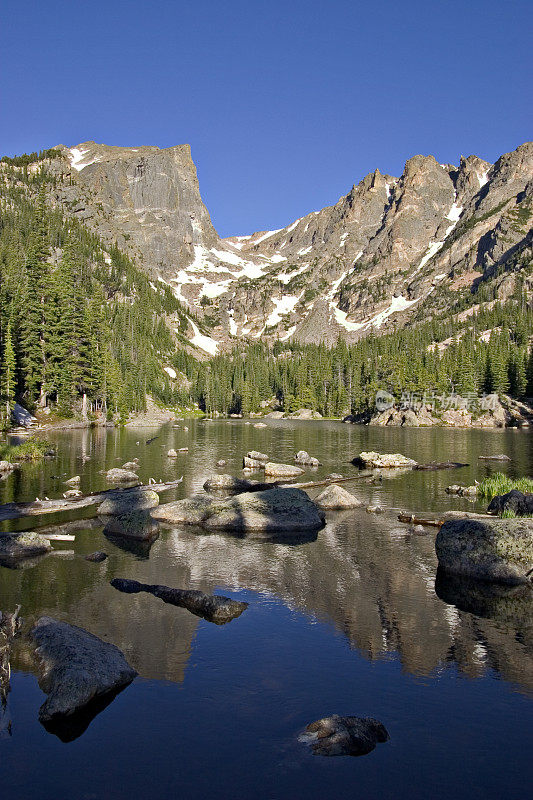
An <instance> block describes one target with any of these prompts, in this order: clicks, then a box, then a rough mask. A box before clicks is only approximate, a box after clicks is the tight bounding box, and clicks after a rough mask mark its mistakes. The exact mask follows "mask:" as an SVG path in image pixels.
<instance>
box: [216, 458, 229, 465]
mask: <svg viewBox="0 0 533 800" xmlns="http://www.w3.org/2000/svg"><path fill="white" fill-rule="evenodd" d="M226 464H227V462H226V461H224V459H223V458H220V459H219V460H218V461H217V463H216V465H215V466H217V467H225V466H226Z"/></svg>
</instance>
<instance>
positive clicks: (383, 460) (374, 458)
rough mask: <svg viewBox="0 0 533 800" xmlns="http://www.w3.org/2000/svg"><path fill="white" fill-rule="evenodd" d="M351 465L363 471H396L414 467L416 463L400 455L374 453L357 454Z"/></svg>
mask: <svg viewBox="0 0 533 800" xmlns="http://www.w3.org/2000/svg"><path fill="white" fill-rule="evenodd" d="M353 463H354V464H356V465H357V466H360V467H363V468H365V469H398V468H400V467H416V465H417V462H416V461H414V459H412V458H407V456H404V455H402V453H376V452H374V451H369V452H363V453H359V455H358V456H356V457H355V458H354V459H353Z"/></svg>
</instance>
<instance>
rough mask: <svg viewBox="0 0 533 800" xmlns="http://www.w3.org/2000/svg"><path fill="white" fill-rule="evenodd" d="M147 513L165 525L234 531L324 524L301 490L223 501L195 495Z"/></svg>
mask: <svg viewBox="0 0 533 800" xmlns="http://www.w3.org/2000/svg"><path fill="white" fill-rule="evenodd" d="M151 513H152V516H153V517H154V519H157V520H160V521H161V522H166V523H169V524H178V525H179V524H185V525H200V526H201V527H203V528H207V529H208V530H226V531H238V532H242V531H262V532H280V531H309V530H318V529H319V528H321V527H322V525H323V522H324V515H323V513H322V512H320V511H319V509H318V508H317V507H316V505H315V504H314V503H313V502H312V501H311V500H310V499H309V497H308V496H307V494H306V493H305V492H303V491H302V490H301V489H280V488H275V489H267V490H266V491H262V492H247V493H243V494H238V495H236V496H234V497H230V498H227V499H225V500H222V499H220V500H219V499H217V498H214V497H209V496H208V495H197V496H196V497H191V498H187V499H185V500H178V501H177V502H175V503H166V504H164V505H161V506H159V507H158V508H157V509H155V510H154V511H152V512H151Z"/></svg>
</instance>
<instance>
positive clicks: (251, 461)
mask: <svg viewBox="0 0 533 800" xmlns="http://www.w3.org/2000/svg"><path fill="white" fill-rule="evenodd" d="M242 466H243V469H246V470H256V469H264V467H265V462H264V461H260V460H259V459H258V458H250V456H244V458H243V460H242Z"/></svg>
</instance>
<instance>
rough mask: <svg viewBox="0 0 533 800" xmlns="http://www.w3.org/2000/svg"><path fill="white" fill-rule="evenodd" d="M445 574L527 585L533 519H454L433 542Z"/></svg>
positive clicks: (531, 560)
mask: <svg viewBox="0 0 533 800" xmlns="http://www.w3.org/2000/svg"><path fill="white" fill-rule="evenodd" d="M435 550H436V553H437V558H438V560H439V567H441V568H442V569H443V570H444V571H445V572H449V573H453V574H457V575H466V576H470V577H472V578H477V579H480V580H486V581H496V582H501V583H508V584H520V583H527V582H529V578H528V572H530V571H531V568H532V567H533V520H529V519H494V520H492V519H468V518H467V519H464V518H463V519H453V520H448V521H446V522H445V523H444V525H442V527H441V528H440V530H439V532H438V534H437V538H436V541H435Z"/></svg>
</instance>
